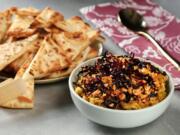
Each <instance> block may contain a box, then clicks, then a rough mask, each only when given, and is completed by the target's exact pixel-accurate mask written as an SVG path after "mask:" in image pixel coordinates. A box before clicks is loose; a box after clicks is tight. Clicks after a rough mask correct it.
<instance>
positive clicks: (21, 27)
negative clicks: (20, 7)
mask: <svg viewBox="0 0 180 135" xmlns="http://www.w3.org/2000/svg"><path fill="white" fill-rule="evenodd" d="M33 21H34V18H33V16H20V15H17V14H14V15H13V17H12V24H11V26H10V28H9V29H8V31H7V35H8V36H12V37H14V38H23V37H28V36H30V35H32V34H33V33H34V31H35V29H31V28H30V26H31V24H32V23H33Z"/></svg>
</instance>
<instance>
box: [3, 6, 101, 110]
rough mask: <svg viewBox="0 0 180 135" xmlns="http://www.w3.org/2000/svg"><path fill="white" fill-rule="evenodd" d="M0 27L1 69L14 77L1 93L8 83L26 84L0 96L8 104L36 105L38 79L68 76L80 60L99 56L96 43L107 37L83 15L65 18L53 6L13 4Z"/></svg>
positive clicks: (11, 106) (17, 106)
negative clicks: (41, 7) (15, 90)
mask: <svg viewBox="0 0 180 135" xmlns="http://www.w3.org/2000/svg"><path fill="white" fill-rule="evenodd" d="M0 27H1V29H0V72H1V74H5V75H9V76H10V77H13V79H11V80H10V81H9V80H8V81H7V80H6V81H7V83H4V82H2V83H3V86H1V84H0V97H1V87H3V88H4V86H5V84H6V85H7V84H8V85H11V84H14V83H15V81H17V80H20V79H22V80H23V81H24V84H25V85H24V86H25V87H26V88H25V89H24V90H22V91H23V92H20V94H19V95H17V96H15V97H13V96H12V97H13V98H12V99H10V98H9V97H8V98H9V100H4V101H6V102H1V100H0V106H2V107H7V108H33V106H34V80H38V79H47V78H59V77H66V76H68V75H69V74H70V73H71V71H72V70H73V69H74V68H75V67H76V66H77V65H78V64H79V63H81V62H83V61H84V60H86V59H89V58H93V57H96V56H97V55H98V51H97V50H95V49H94V48H93V47H92V46H93V44H94V43H95V42H97V41H98V42H103V40H104V38H103V37H102V36H101V35H100V32H99V30H96V29H93V28H91V27H90V25H88V24H87V23H85V22H84V21H83V20H82V19H81V18H80V17H78V16H74V17H71V18H69V19H65V18H64V16H63V15H62V14H61V13H59V12H57V11H55V10H54V9H52V8H50V7H46V8H44V9H42V10H39V9H36V8H32V7H28V8H17V7H11V8H9V9H7V10H5V11H3V12H0ZM19 82H21V83H22V81H19ZM2 91H3V90H2ZM3 94H4V93H3ZM7 94H8V93H7ZM4 98H6V97H4Z"/></svg>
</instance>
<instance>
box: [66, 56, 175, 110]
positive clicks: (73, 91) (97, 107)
mask: <svg viewBox="0 0 180 135" xmlns="http://www.w3.org/2000/svg"><path fill="white" fill-rule="evenodd" d="M99 58H101V57H96V58H93V59H89V60H87V61H85V62H83V63H81V64H80V65H78V66H77V67H76V68H75V69H74V70H73V71H72V72H71V74H70V77H69V80H68V83H69V87H70V88H69V89H70V92H71V93H72V94H73V95H75V97H76V98H78V99H79V100H80V101H82V102H83V103H85V104H87V105H89V106H91V107H93V108H96V109H100V110H104V111H110V112H116V113H118V112H121V113H134V112H142V111H147V110H150V109H153V108H156V107H157V106H160V105H161V104H163V103H164V102H166V100H169V99H170V98H171V97H172V95H173V93H174V85H173V81H172V77H171V75H170V74H169V73H168V72H167V71H166V70H165V69H163V68H162V67H160V66H159V65H158V64H156V63H154V62H152V61H150V60H146V59H143V58H138V57H135V58H138V59H140V60H141V61H142V60H143V61H146V62H150V63H151V64H152V65H154V66H155V67H157V68H158V69H160V70H161V71H164V72H166V74H167V76H168V83H169V87H172V89H170V90H169V93H168V95H167V97H165V99H163V100H162V101H160V102H159V103H157V104H155V105H152V106H149V107H146V108H142V109H137V110H118V109H111V108H105V107H102V106H98V105H94V104H92V103H90V102H88V101H86V100H84V99H83V98H82V97H80V96H79V95H78V94H77V93H76V92H75V90H74V87H73V83H72V78H73V76H74V75H75V72H76V71H77V70H78V69H79V68H81V67H82V66H84V65H86V64H87V63H89V62H90V61H95V60H97V59H99ZM170 85H171V86H170Z"/></svg>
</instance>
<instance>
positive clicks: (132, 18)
mask: <svg viewBox="0 0 180 135" xmlns="http://www.w3.org/2000/svg"><path fill="white" fill-rule="evenodd" d="M117 20H118V21H119V22H121V23H122V24H123V25H125V26H126V27H127V28H128V29H130V30H132V31H134V32H136V33H137V34H139V35H142V36H144V37H146V38H147V39H149V41H151V43H152V44H153V45H154V46H155V47H156V48H157V49H158V50H159V51H160V52H161V53H162V55H163V56H164V57H165V58H166V59H167V60H168V61H169V62H170V63H172V64H173V65H174V67H176V68H177V70H180V65H179V62H178V61H176V59H174V58H173V57H171V56H170V54H168V53H167V52H166V51H165V50H164V49H163V48H162V47H161V45H159V43H158V42H157V41H156V40H155V39H154V38H153V37H152V36H151V35H150V34H149V33H148V32H147V30H148V26H147V23H146V21H145V20H144V18H143V16H142V15H140V14H139V13H138V12H136V10H134V9H132V8H125V9H121V10H120V11H119V12H118V15H117Z"/></svg>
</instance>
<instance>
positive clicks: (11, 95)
mask: <svg viewBox="0 0 180 135" xmlns="http://www.w3.org/2000/svg"><path fill="white" fill-rule="evenodd" d="M25 89H26V85H25V81H24V80H23V79H21V78H20V79H16V80H14V79H12V78H9V79H7V80H5V81H3V82H1V83H0V106H1V105H3V104H5V103H7V102H9V101H11V100H13V99H15V98H17V97H18V96H21V95H22V94H24V90H25Z"/></svg>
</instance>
